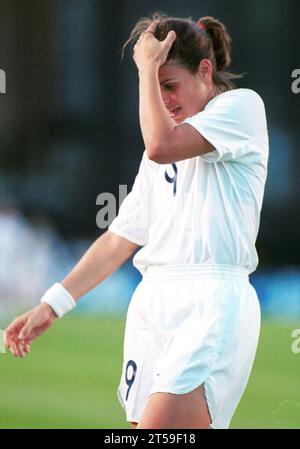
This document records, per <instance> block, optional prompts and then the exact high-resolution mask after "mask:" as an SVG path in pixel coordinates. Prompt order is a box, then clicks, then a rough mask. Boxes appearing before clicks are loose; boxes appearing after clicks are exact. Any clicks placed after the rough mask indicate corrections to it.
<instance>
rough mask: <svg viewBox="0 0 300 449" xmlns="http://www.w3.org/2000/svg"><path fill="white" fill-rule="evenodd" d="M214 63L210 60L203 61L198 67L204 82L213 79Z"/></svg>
mask: <svg viewBox="0 0 300 449" xmlns="http://www.w3.org/2000/svg"><path fill="white" fill-rule="evenodd" d="M212 71H213V68H212V63H211V61H210V60H209V59H201V61H200V62H199V65H198V74H199V76H200V77H201V79H202V80H203V81H204V82H207V81H210V80H211V78H212Z"/></svg>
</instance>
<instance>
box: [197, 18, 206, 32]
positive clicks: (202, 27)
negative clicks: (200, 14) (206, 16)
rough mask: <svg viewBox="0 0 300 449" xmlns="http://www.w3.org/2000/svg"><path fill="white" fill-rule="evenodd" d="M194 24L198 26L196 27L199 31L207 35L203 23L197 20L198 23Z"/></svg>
mask: <svg viewBox="0 0 300 449" xmlns="http://www.w3.org/2000/svg"><path fill="white" fill-rule="evenodd" d="M196 24H197V25H198V27H199V28H200V30H201V31H204V33H207V31H206V28H205V25H203V23H201V22H200V20H198V22H196Z"/></svg>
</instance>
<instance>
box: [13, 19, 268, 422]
mask: <svg viewBox="0 0 300 449" xmlns="http://www.w3.org/2000/svg"><path fill="white" fill-rule="evenodd" d="M131 41H134V42H136V43H135V45H134V52H133V58H134V61H135V63H136V66H137V68H138V73H139V95H140V125H141V131H142V135H143V139H144V143H145V148H146V149H145V151H144V153H143V157H142V161H141V164H140V168H139V172H138V175H137V177H136V179H135V182H134V186H133V188H132V191H131V192H130V194H129V195H128V196H127V198H126V199H125V200H124V202H123V203H122V205H121V208H120V211H119V214H118V216H117V217H116V218H115V220H114V221H113V222H112V224H111V225H110V227H109V230H108V231H107V232H106V233H105V234H104V235H102V236H101V237H100V238H99V239H98V240H96V242H95V243H94V244H93V245H92V246H91V248H90V249H89V250H88V251H87V252H86V254H85V255H84V256H83V258H82V259H81V260H80V261H79V263H78V264H77V265H76V266H75V268H74V269H73V270H72V271H71V273H70V274H69V275H68V276H67V277H66V278H65V279H64V280H63V281H62V282H61V283H57V284H55V285H54V286H53V287H51V288H50V289H49V290H48V291H47V292H46V293H45V295H44V296H43V298H42V304H40V305H39V306H37V307H36V308H34V309H33V310H32V311H30V312H28V313H27V314H25V315H23V316H21V317H19V318H17V319H16V320H15V321H14V322H13V323H12V324H11V325H10V326H9V327H8V328H7V329H6V333H5V338H6V345H7V347H9V348H10V349H11V351H12V353H13V354H14V355H15V356H24V355H25V354H26V352H28V351H29V349H30V345H31V343H32V341H33V340H34V339H35V338H36V337H37V336H38V335H40V334H41V333H42V332H44V331H45V330H46V329H47V328H48V327H49V326H50V325H51V324H52V323H53V322H54V321H55V320H56V318H57V317H61V316H63V314H64V313H66V312H67V311H68V310H70V309H71V308H72V307H73V306H74V305H75V302H76V301H77V300H78V299H79V298H80V297H81V296H82V295H84V294H85V293H86V292H88V291H89V290H90V289H91V288H93V287H94V286H96V285H97V284H98V283H99V282H101V281H102V280H103V279H105V278H106V277H107V276H109V275H110V274H111V273H112V272H113V271H114V270H116V269H117V268H118V267H119V266H120V265H121V264H122V263H123V262H124V261H125V260H126V259H127V258H128V257H129V256H130V255H131V254H132V253H133V252H134V250H135V249H136V248H137V247H138V246H142V247H143V248H142V249H140V251H138V252H137V254H136V255H135V257H134V265H135V266H136V267H137V268H138V269H139V270H140V271H141V273H142V275H143V279H142V281H141V283H140V284H139V285H138V287H137V289H136V291H135V293H134V295H133V298H132V300H131V303H130V305H129V309H128V314H127V321H126V331H125V342H124V362H123V371H122V377H121V381H120V386H119V390H118V393H119V399H120V401H121V403H122V405H123V406H124V408H125V410H126V415H127V420H128V421H130V422H131V423H132V426H133V427H137V428H169V429H171V428H181V429H183V428H186V429H188V428H209V427H211V428H227V427H228V426H229V423H230V420H231V418H232V416H233V413H234V411H235V409H236V407H237V404H238V402H239V400H240V398H241V396H242V394H243V392H244V390H245V387H246V384H247V381H248V378H249V375H250V372H251V368H252V364H253V360H254V356H255V351H256V347H257V342H258V337H259V329H260V308H259V303H258V299H257V295H256V292H255V290H254V288H253V287H252V286H251V284H250V283H249V278H248V275H249V273H251V272H253V271H254V270H255V268H256V266H257V264H258V258H257V253H256V250H255V241H256V236H257V232H258V227H259V216H260V211H261V206H262V200H263V193H264V185H265V180H266V175H267V160H268V133H267V125H266V117H265V109H264V104H263V101H262V100H261V98H260V96H259V95H258V94H257V93H255V92H254V91H253V90H250V89H235V88H234V86H233V84H232V79H233V78H234V75H232V74H230V73H228V72H226V71H225V69H226V67H227V66H228V65H229V64H230V42H231V39H230V37H229V35H228V33H227V31H226V28H225V26H224V25H223V24H222V23H221V22H219V21H218V20H215V19H214V18H212V17H204V18H202V19H200V20H199V21H198V22H197V23H196V22H193V21H192V20H191V19H179V18H172V17H167V16H162V15H158V14H156V15H154V16H152V17H150V18H148V19H142V20H140V21H139V22H138V23H137V25H136V26H135V28H134V29H133V31H132V33H131V37H130V39H129V42H131Z"/></svg>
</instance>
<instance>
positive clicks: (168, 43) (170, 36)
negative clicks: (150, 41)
mask: <svg viewBox="0 0 300 449" xmlns="http://www.w3.org/2000/svg"><path fill="white" fill-rule="evenodd" d="M175 39H176V33H175V31H174V30H171V31H169V32H168V34H167V37H166V38H165V40H164V45H165V48H169V49H170V48H171V47H172V44H173V42H174V41H175Z"/></svg>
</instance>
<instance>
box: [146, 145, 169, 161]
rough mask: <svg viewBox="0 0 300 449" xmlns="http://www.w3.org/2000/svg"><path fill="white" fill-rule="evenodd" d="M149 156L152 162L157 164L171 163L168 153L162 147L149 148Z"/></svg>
mask: <svg viewBox="0 0 300 449" xmlns="http://www.w3.org/2000/svg"><path fill="white" fill-rule="evenodd" d="M147 156H148V158H149V159H150V161H153V162H156V163H157V164H168V163H169V155H168V152H167V151H166V149H165V148H163V147H162V146H152V147H150V148H147Z"/></svg>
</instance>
